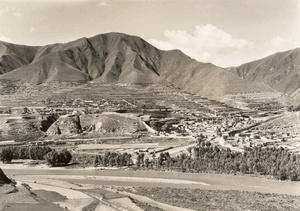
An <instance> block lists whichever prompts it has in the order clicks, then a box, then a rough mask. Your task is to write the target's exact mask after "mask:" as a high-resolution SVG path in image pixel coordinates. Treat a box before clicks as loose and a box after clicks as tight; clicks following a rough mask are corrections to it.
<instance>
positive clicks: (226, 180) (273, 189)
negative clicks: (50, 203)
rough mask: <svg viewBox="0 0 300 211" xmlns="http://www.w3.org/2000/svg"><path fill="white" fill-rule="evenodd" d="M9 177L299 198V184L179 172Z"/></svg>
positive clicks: (67, 171)
mask: <svg viewBox="0 0 300 211" xmlns="http://www.w3.org/2000/svg"><path fill="white" fill-rule="evenodd" d="M3 171H4V172H5V174H7V175H8V176H12V177H13V176H21V175H82V176H105V177H107V178H109V177H139V178H163V179H177V180H189V181H195V182H201V183H206V184H209V186H205V185H201V184H193V185H187V184H171V183H155V182H135V181H134V180H132V181H121V180H120V181H115V180H111V181H109V179H106V180H88V179H72V178H71V177H70V179H68V178H67V177H66V179H60V180H67V181H70V182H78V183H91V184H104V185H119V186H144V187H145V186H146V187H175V188H202V189H211V190H240V191H257V192H263V193H279V194H291V195H300V182H292V181H279V180H270V179H266V178H257V177H248V176H234V175H226V174H206V173H181V172H159V171H128V170H99V171H94V170H73V169H72V170H71V169H61V170H57V169H55V170H52V169H3Z"/></svg>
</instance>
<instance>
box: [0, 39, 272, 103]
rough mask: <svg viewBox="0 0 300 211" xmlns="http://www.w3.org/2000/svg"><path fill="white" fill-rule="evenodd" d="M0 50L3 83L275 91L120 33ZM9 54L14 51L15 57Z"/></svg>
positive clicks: (205, 93)
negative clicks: (93, 83) (167, 85)
mask: <svg viewBox="0 0 300 211" xmlns="http://www.w3.org/2000/svg"><path fill="white" fill-rule="evenodd" d="M0 49H3V50H1V51H0V56H1V58H2V60H1V61H0V67H2V70H0V74H2V75H0V80H1V79H9V80H22V81H24V82H30V83H34V84H41V83H49V82H54V81H64V82H88V81H91V80H95V81H97V82H99V83H160V82H166V81H167V82H171V83H173V84H174V85H175V86H177V87H178V88H182V89H184V90H186V91H190V92H192V93H196V94H199V95H203V96H208V97H217V96H220V95H223V94H228V93H236V92H260V91H273V90H272V89H271V88H270V87H268V86H267V85H264V84H260V83H256V82H250V81H246V80H243V79H241V78H240V77H238V76H236V75H235V74H233V73H230V72H228V71H227V70H225V69H223V68H220V67H217V66H214V65H212V64H206V63H201V62H198V61H196V60H193V59H191V58H190V57H188V56H186V55H185V54H183V53H182V52H181V51H179V50H173V51H161V50H159V49H157V48H155V47H153V46H152V45H150V44H149V43H147V42H146V41H144V40H143V39H141V38H139V37H136V36H129V35H126V34H121V33H108V34H101V35H97V36H94V37H91V38H81V39H79V40H75V41H72V42H68V43H65V44H53V45H47V46H40V47H28V46H19V45H13V44H8V43H3V42H1V43H0ZM5 49H13V52H11V51H10V50H5ZM23 56H24V57H23ZM3 58H9V59H5V60H4V59H3ZM21 58H23V60H22V61H20V60H21Z"/></svg>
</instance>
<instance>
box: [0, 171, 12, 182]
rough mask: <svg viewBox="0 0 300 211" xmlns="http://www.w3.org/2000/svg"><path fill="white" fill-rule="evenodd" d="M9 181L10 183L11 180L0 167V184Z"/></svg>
mask: <svg viewBox="0 0 300 211" xmlns="http://www.w3.org/2000/svg"><path fill="white" fill-rule="evenodd" d="M9 183H11V180H10V179H9V178H8V177H7V176H6V175H5V174H4V172H3V171H2V169H1V168H0V186H1V185H3V184H9Z"/></svg>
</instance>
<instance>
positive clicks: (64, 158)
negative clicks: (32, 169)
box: [0, 146, 72, 166]
mask: <svg viewBox="0 0 300 211" xmlns="http://www.w3.org/2000/svg"><path fill="white" fill-rule="evenodd" d="M0 159H1V161H2V162H3V163H7V162H11V161H12V160H15V159H32V160H46V162H47V164H48V165H49V166H63V165H67V164H68V163H69V162H70V161H71V160H72V154H71V152H69V151H68V150H66V149H65V150H61V151H55V150H52V148H51V147H49V146H10V147H3V148H2V149H1V150H0Z"/></svg>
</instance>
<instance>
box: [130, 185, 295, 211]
mask: <svg viewBox="0 0 300 211" xmlns="http://www.w3.org/2000/svg"><path fill="white" fill-rule="evenodd" d="M131 191H132V189H131ZM133 192H134V193H135V194H139V195H142V196H146V197H149V198H151V199H153V200H155V201H159V202H164V203H167V204H171V205H173V206H179V207H184V208H188V209H193V210H273V211H274V210H299V209H300V197H299V196H291V195H281V194H264V193H258V192H254V193H251V192H245V191H235V190H230V191H221V190H201V189H176V188H144V187H136V188H134V190H133Z"/></svg>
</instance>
